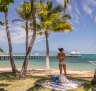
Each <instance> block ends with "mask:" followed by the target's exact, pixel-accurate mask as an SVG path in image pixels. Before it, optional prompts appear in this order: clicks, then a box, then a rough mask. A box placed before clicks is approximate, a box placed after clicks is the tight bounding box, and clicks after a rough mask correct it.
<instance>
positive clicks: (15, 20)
mask: <svg viewBox="0 0 96 91" xmlns="http://www.w3.org/2000/svg"><path fill="white" fill-rule="evenodd" d="M17 21H22V22H24V20H22V19H14V20H12V23H14V22H17Z"/></svg>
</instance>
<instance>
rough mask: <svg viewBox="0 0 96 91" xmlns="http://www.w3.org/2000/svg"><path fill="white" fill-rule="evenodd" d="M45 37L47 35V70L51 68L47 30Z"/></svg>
mask: <svg viewBox="0 0 96 91" xmlns="http://www.w3.org/2000/svg"><path fill="white" fill-rule="evenodd" d="M45 37H46V70H49V69H50V65H49V43H48V33H47V32H45Z"/></svg>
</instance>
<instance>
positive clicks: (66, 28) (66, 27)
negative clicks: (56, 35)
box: [53, 22, 72, 32]
mask: <svg viewBox="0 0 96 91" xmlns="http://www.w3.org/2000/svg"><path fill="white" fill-rule="evenodd" d="M53 31H54V32H71V31H72V27H71V25H70V24H69V23H68V22H60V23H59V24H57V25H55V26H54V27H53Z"/></svg>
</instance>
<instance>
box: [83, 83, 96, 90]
mask: <svg viewBox="0 0 96 91" xmlns="http://www.w3.org/2000/svg"><path fill="white" fill-rule="evenodd" d="M83 88H84V90H85V91H89V90H91V91H96V85H91V82H90V83H84V84H83Z"/></svg>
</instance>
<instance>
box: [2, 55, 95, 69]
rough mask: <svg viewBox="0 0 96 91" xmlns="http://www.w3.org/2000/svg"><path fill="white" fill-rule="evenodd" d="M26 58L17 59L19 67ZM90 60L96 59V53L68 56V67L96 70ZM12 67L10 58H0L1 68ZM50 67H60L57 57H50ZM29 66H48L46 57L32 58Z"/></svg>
mask: <svg viewBox="0 0 96 91" xmlns="http://www.w3.org/2000/svg"><path fill="white" fill-rule="evenodd" d="M23 61H24V59H22V60H20V59H19V60H15V63H16V66H17V67H18V68H21V67H22V64H23ZM89 61H96V54H81V56H80V57H73V58H67V59H66V64H67V69H70V70H94V69H96V65H93V64H91V63H90V62H89ZM5 67H7V68H8V67H10V61H9V60H0V68H5ZM50 67H51V68H52V69H58V60H57V59H56V58H50ZM28 68H32V69H34V68H38V69H42V68H43V69H44V68H46V61H45V58H37V59H36V58H35V59H30V61H29V64H28Z"/></svg>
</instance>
